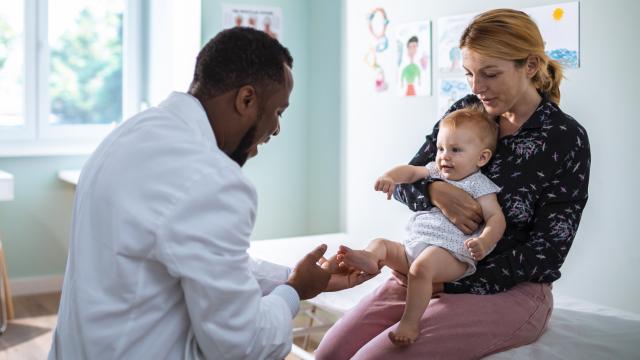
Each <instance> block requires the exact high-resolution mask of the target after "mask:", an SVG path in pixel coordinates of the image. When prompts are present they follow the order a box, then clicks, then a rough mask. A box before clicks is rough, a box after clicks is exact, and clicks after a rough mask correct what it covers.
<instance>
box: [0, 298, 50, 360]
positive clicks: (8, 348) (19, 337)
mask: <svg viewBox="0 0 640 360" xmlns="http://www.w3.org/2000/svg"><path fill="white" fill-rule="evenodd" d="M59 303H60V294H44V295H34V296H16V297H14V298H13V306H14V310H15V319H13V320H11V321H10V322H9V326H8V327H7V331H6V332H5V333H4V334H2V335H1V336H0V360H14V359H15V360H18V359H20V360H31V359H33V360H36V359H37V360H42V359H46V357H47V354H48V353H49V347H50V346H51V333H52V330H53V328H54V327H55V324H56V313H57V311H58V304H59Z"/></svg>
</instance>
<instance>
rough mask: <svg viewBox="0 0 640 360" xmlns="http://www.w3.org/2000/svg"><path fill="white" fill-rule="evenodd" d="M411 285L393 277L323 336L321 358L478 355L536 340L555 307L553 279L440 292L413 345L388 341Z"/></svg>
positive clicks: (386, 358) (427, 357) (471, 356)
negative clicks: (497, 289) (486, 291)
mask: <svg viewBox="0 0 640 360" xmlns="http://www.w3.org/2000/svg"><path fill="white" fill-rule="evenodd" d="M406 294H407V288H406V287H404V286H401V285H399V284H398V283H397V282H396V280H395V279H389V280H388V281H387V282H386V283H384V284H382V285H381V286H380V287H379V288H378V289H377V290H376V291H375V292H373V293H372V294H370V295H368V296H367V297H366V298H364V299H363V300H362V301H361V302H360V303H359V304H358V305H357V306H356V307H355V309H353V310H351V311H350V312H348V313H347V314H346V315H345V316H344V317H342V319H340V320H339V321H338V322H337V323H336V324H335V325H334V326H333V327H332V328H331V329H329V331H328V332H327V334H326V335H325V336H324V338H323V339H322V342H321V343H320V346H319V347H318V349H317V350H316V352H315V357H316V359H319V360H322V359H327V360H339V359H367V360H369V359H385V360H391V359H402V360H408V359H447V360H449V359H479V358H481V357H483V356H487V355H490V354H493V353H497V352H500V351H504V350H507V349H511V348H515V347H518V346H522V345H526V344H530V343H532V342H534V341H536V340H537V339H538V338H539V337H540V335H541V334H542V332H543V331H544V329H545V326H546V325H547V322H548V321H549V316H551V310H552V309H553V296H552V295H551V287H550V286H549V285H548V284H537V283H521V284H518V285H516V286H515V287H513V288H512V289H510V290H509V291H507V292H503V293H499V294H495V295H471V294H438V295H436V296H437V298H433V299H431V302H430V303H429V306H428V307H427V311H425V313H424V315H423V316H422V320H421V323H420V327H421V330H420V335H419V337H418V339H417V340H416V342H415V343H414V344H412V345H410V346H408V347H396V346H394V345H393V344H392V343H391V341H389V338H388V334H389V331H393V330H395V328H396V327H397V322H398V321H399V320H400V317H401V316H402V312H403V310H404V304H405V303H404V300H405V297H406Z"/></svg>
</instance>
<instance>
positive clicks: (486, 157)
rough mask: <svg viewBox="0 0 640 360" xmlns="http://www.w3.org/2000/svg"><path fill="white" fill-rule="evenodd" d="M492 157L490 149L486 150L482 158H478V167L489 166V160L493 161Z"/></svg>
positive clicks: (482, 153) (482, 152)
mask: <svg viewBox="0 0 640 360" xmlns="http://www.w3.org/2000/svg"><path fill="white" fill-rule="evenodd" d="M491 155H493V153H492V152H491V150H489V149H484V150H482V151H481V152H480V157H479V158H478V167H483V166H485V165H487V163H488V162H489V160H490V159H491Z"/></svg>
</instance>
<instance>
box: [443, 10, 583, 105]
mask: <svg viewBox="0 0 640 360" xmlns="http://www.w3.org/2000/svg"><path fill="white" fill-rule="evenodd" d="M519 10H521V11H523V12H525V13H527V14H528V15H529V16H530V17H531V18H532V19H533V20H534V21H535V23H536V25H537V26H538V28H539V29H540V33H541V34H542V38H543V39H544V42H545V52H546V53H547V55H548V56H549V57H550V58H552V59H555V60H558V61H559V62H560V63H561V64H562V65H563V66H564V67H565V68H567V69H575V68H578V67H579V66H580V48H579V46H580V21H579V19H580V13H579V10H580V8H579V2H570V3H562V4H557V5H547V6H537V7H530V8H523V9H519ZM476 15H478V13H474V14H464V15H455V16H448V17H443V18H440V19H438V21H437V35H436V37H437V41H438V44H437V52H438V53H437V57H438V76H439V77H440V81H439V82H438V111H439V115H442V114H444V111H445V110H446V109H447V108H448V106H447V104H450V103H453V102H455V101H456V100H458V99H459V98H462V97H463V96H465V95H467V94H470V93H471V89H470V88H469V85H468V84H466V80H465V78H464V69H463V68H462V57H461V54H460V49H459V48H458V43H459V41H460V36H462V33H463V32H464V29H465V28H466V27H467V26H468V25H469V23H471V21H472V20H473V18H474V17H475V16H476ZM462 81H464V83H465V84H466V89H467V90H466V92H464V91H461V90H462V83H461V82H462ZM456 89H457V90H456ZM456 97H457V98H456Z"/></svg>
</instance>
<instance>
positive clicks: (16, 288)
mask: <svg viewBox="0 0 640 360" xmlns="http://www.w3.org/2000/svg"><path fill="white" fill-rule="evenodd" d="M63 279H64V276H62V275H50V276H32V277H23V278H17V279H10V280H9V283H10V284H11V293H12V295H13V296H23V295H36V294H46V293H53V292H60V291H61V290H62V280H63Z"/></svg>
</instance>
